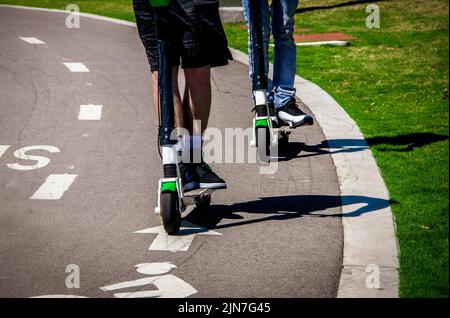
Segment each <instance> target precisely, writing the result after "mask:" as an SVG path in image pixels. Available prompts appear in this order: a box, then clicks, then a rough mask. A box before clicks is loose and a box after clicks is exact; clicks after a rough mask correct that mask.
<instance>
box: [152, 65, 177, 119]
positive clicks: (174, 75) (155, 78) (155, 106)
mask: <svg viewBox="0 0 450 318" xmlns="http://www.w3.org/2000/svg"><path fill="white" fill-rule="evenodd" d="M152 76H153V110H154V111H155V113H156V114H157V115H158V118H159V117H160V113H159V90H158V72H157V71H155V72H153V74H152ZM172 80H173V103H174V110H175V127H177V128H185V127H184V115H183V104H182V101H181V95H180V88H179V87H178V67H173V68H172Z"/></svg>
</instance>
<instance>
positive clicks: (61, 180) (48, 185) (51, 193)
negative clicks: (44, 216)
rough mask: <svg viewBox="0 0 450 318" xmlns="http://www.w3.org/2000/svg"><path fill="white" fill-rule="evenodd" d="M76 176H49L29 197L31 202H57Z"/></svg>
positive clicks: (65, 174)
mask: <svg viewBox="0 0 450 318" xmlns="http://www.w3.org/2000/svg"><path fill="white" fill-rule="evenodd" d="M77 176H78V175H76V174H69V173H64V174H51V175H49V176H48V177H47V179H46V180H45V182H44V183H43V184H42V185H41V186H40V187H39V189H38V190H37V191H36V192H35V193H34V194H33V195H32V196H31V198H30V199H32V200H58V199H60V198H61V197H62V196H63V194H64V192H66V191H67V190H68V189H69V188H70V186H71V185H72V183H73V182H74V181H75V178H76V177H77Z"/></svg>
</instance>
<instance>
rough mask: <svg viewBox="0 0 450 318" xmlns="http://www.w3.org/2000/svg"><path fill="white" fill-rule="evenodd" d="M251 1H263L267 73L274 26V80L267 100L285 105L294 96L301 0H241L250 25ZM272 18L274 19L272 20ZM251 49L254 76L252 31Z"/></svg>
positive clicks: (251, 73)
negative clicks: (296, 20) (297, 14)
mask: <svg viewBox="0 0 450 318" xmlns="http://www.w3.org/2000/svg"><path fill="white" fill-rule="evenodd" d="M249 1H261V7H262V15H261V16H262V24H263V38H264V57H265V65H266V67H265V72H266V75H267V74H268V72H269V59H268V49H269V40H270V31H271V29H272V35H273V38H274V61H273V81H272V87H270V88H269V93H268V100H269V102H273V103H274V105H275V107H282V106H284V105H285V104H286V103H287V102H289V101H290V100H291V99H293V98H294V97H295V88H294V80H295V66H296V46H295V42H294V37H293V34H294V14H295V10H296V9H297V5H298V0H273V1H272V5H271V6H270V7H269V3H268V1H267V0H242V3H243V5H244V15H245V19H246V21H247V25H249V24H250V21H249V7H248V3H249ZM271 19H272V21H270V20H271ZM271 22H272V23H271ZM249 29H250V26H249ZM248 48H249V65H250V67H249V72H250V78H253V75H254V74H253V63H252V58H251V56H252V54H251V52H252V51H251V50H252V49H253V45H252V43H251V38H250V34H249V46H248Z"/></svg>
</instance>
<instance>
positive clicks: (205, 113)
mask: <svg viewBox="0 0 450 318" xmlns="http://www.w3.org/2000/svg"><path fill="white" fill-rule="evenodd" d="M184 74H185V76H186V87H187V89H188V96H187V97H189V112H190V117H191V118H192V120H193V121H200V123H201V125H198V124H197V123H195V122H194V125H193V126H192V131H191V132H192V134H193V135H198V136H201V135H202V134H203V132H204V131H205V129H206V127H207V126H208V120H209V114H210V110H211V69H210V67H209V66H204V67H199V68H185V69H184Z"/></svg>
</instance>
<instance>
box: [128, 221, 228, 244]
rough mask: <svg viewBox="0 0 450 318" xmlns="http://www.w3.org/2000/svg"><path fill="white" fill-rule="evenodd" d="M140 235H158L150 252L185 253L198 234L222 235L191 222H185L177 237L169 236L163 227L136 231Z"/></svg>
mask: <svg viewBox="0 0 450 318" xmlns="http://www.w3.org/2000/svg"><path fill="white" fill-rule="evenodd" d="M134 233H140V234H157V235H156V238H155V239H154V240H153V242H152V244H151V245H150V247H149V248H148V250H149V251H170V252H185V251H187V250H188V249H189V247H190V246H191V244H192V241H193V240H194V237H195V235H196V234H198V235H222V234H220V233H218V232H215V231H211V230H208V229H207V228H206V227H202V226H199V225H196V224H193V223H190V222H186V221H183V222H182V223H181V228H180V230H179V231H178V234H177V235H168V234H167V233H166V231H165V230H164V227H163V226H162V225H160V226H155V227H150V228H148V229H145V230H140V231H136V232H134Z"/></svg>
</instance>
